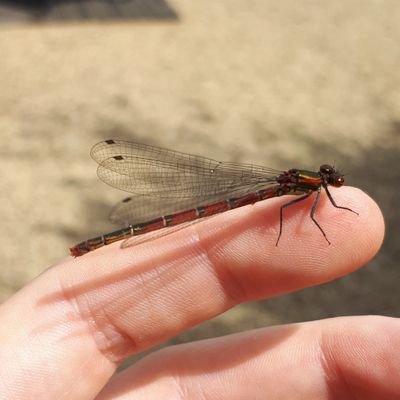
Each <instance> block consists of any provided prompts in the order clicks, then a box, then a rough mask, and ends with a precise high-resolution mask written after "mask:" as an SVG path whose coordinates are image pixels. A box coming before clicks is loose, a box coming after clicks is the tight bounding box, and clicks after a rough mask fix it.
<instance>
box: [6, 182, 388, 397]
mask: <svg viewBox="0 0 400 400" xmlns="http://www.w3.org/2000/svg"><path fill="white" fill-rule="evenodd" d="M333 195H334V197H335V200H336V202H337V203H338V204H339V205H343V206H346V207H350V208H352V209H354V210H355V211H357V212H358V213H359V216H357V215H355V214H353V213H351V212H347V211H345V210H340V209H336V208H334V207H332V205H331V204H330V203H329V201H327V200H326V198H323V199H322V201H321V203H320V204H319V205H318V209H317V214H316V217H317V218H318V221H319V223H320V225H321V226H322V227H323V229H324V231H325V232H326V234H327V235H328V236H329V239H330V241H331V242H332V245H330V246H329V245H327V243H326V241H325V240H324V238H323V237H322V235H321V233H320V232H319V231H318V229H316V227H315V226H314V224H313V223H312V222H311V221H310V218H309V210H310V206H311V204H312V199H308V200H306V201H304V202H303V203H301V204H298V205H296V206H293V207H289V208H288V209H286V210H285V213H284V226H283V229H284V230H283V234H282V238H281V241H280V243H279V246H276V245H275V243H276V238H277V234H278V231H279V207H280V206H281V205H282V204H283V203H285V202H287V201H288V200H287V198H281V199H273V200H270V201H268V202H260V203H257V204H255V205H254V206H247V207H243V208H241V209H237V210H233V211H231V212H228V213H225V214H222V215H219V216H216V217H214V218H211V219H210V220H207V221H205V222H204V223H199V224H197V225H194V226H191V227H189V228H187V229H184V230H182V231H179V232H176V233H174V234H171V235H169V236H167V237H163V238H160V239H158V240H155V241H152V242H149V243H144V244H141V245H139V246H136V247H127V248H125V249H121V248H120V243H115V244H113V245H109V246H106V247H104V248H102V249H99V250H97V251H95V252H92V253H88V254H87V255H86V256H83V257H79V258H77V259H68V260H66V261H65V262H64V263H63V264H62V265H59V266H57V267H56V268H53V269H52V270H49V271H47V273H45V274H43V275H42V276H41V277H39V278H38V279H37V280H36V281H35V282H33V283H32V284H31V285H30V286H28V287H26V288H25V289H24V290H22V291H21V292H20V293H19V294H17V295H16V296H15V297H14V298H13V299H11V300H10V302H8V303H7V304H5V305H3V307H2V309H1V310H0V321H1V327H0V336H1V337H2V338H6V340H3V347H2V349H0V358H1V359H2V360H4V364H3V365H6V364H8V366H9V368H8V376H12V377H15V379H16V382H15V384H11V385H10V387H17V388H18V390H29V389H31V388H32V387H37V385H38V382H40V381H41V380H43V378H44V377H45V378H46V379H49V380H50V379H51V381H52V382H56V384H53V385H52V387H51V388H50V389H49V388H48V387H47V388H46V395H47V398H54V397H56V396H59V395H60V391H62V393H63V394H64V396H65V391H66V390H67V389H68V391H69V392H68V393H70V394H71V395H70V398H82V397H84V396H86V397H92V396H94V395H95V394H96V393H98V391H100V390H101V388H102V387H103V386H104V384H105V383H106V381H107V379H108V378H109V377H110V376H111V375H112V373H113V372H114V371H115V368H116V366H117V365H118V363H119V362H120V361H121V360H122V359H124V358H126V357H127V356H128V355H130V354H133V353H135V352H140V351H143V350H145V349H146V348H149V347H151V346H154V345H156V344H158V343H160V342H163V341H165V340H166V339H168V338H169V337H171V336H174V335H176V334H178V333H180V332H181V331H183V330H185V329H188V328H189V327H191V326H193V325H195V324H198V323H200V322H202V321H205V320H207V319H209V318H212V317H214V316H216V315H217V314H220V313H222V312H224V311H226V310H227V309H229V308H231V307H233V306H234V305H236V304H238V303H240V302H243V301H249V300H256V299H259V298H263V297H268V296H272V295H277V294H281V293H285V292H289V291H293V290H297V289H300V288H303V287H305V286H310V285H315V284H318V283H322V282H325V281H328V280H330V279H334V278H337V277H339V276H341V275H344V274H346V273H349V272H351V271H353V270H355V269H356V268H358V267H360V266H361V265H363V264H364V263H366V262H367V261H368V260H369V259H371V258H372V257H373V256H374V255H375V253H376V252H377V250H378V248H379V246H380V245H381V242H382V239H383V228H384V225H383V219H382V215H381V213H380V211H379V209H378V207H377V206H376V204H375V203H374V202H373V201H372V200H371V199H370V198H369V197H368V196H366V195H365V194H364V193H362V192H361V191H359V190H357V189H354V188H348V187H346V188H341V189H340V190H335V191H334V193H333ZM27 310H29V312H27ZM15 332H17V334H15ZM11 333H13V334H11ZM15 360H18V362H16V361H15ZM29 360H31V362H29ZM33 360H34V363H33V362H32V361H33ZM21 364H22V366H24V365H25V367H26V366H27V365H29V372H30V374H28V376H29V377H30V380H29V379H27V375H26V374H23V373H21V371H24V369H23V368H21ZM32 365H33V366H34V367H32ZM60 365H62V370H60ZM55 371H56V372H55ZM77 376H80V377H82V376H85V378H84V380H83V381H82V380H81V381H80V384H79V385H77V384H76V381H77V380H76V377H77ZM49 390H51V391H52V393H51V394H50V393H49ZM36 398H39V397H36Z"/></svg>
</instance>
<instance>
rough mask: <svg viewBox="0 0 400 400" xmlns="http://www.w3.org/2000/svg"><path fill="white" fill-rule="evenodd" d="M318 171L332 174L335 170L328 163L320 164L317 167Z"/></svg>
mask: <svg viewBox="0 0 400 400" xmlns="http://www.w3.org/2000/svg"><path fill="white" fill-rule="evenodd" d="M319 172H321V173H323V174H333V173H334V172H335V169H334V168H333V167H332V166H330V165H328V164H322V165H321V166H320V167H319Z"/></svg>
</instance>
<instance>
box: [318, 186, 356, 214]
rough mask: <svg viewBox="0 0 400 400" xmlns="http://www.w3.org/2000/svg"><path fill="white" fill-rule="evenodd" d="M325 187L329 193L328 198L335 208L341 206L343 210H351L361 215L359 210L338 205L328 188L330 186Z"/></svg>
mask: <svg viewBox="0 0 400 400" xmlns="http://www.w3.org/2000/svg"><path fill="white" fill-rule="evenodd" d="M324 189H325V191H326V194H327V195H328V199H329V200H330V202H331V203H332V205H333V207H335V208H341V209H342V210H347V211H351V212H352V213H354V214H357V215H359V214H358V212H356V211H354V210H352V209H351V208H348V207H342V206H338V205H337V204H336V202H335V200H333V197H332V195H331V192H330V191H329V190H328V187H327V186H324Z"/></svg>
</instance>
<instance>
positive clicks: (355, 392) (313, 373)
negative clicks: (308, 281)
mask: <svg viewBox="0 0 400 400" xmlns="http://www.w3.org/2000/svg"><path fill="white" fill-rule="evenodd" d="M399 348H400V322H399V321H398V320H396V319H392V318H384V317H347V318H336V319H331V320H325V321H316V322H310V323H303V324H295V325H287V326H278V327H273V328H268V329H260V330H256V331H251V332H246V333H242V334H237V335H231V336H226V337H223V338H218V339H211V340H204V341H200V342H194V343H190V344H185V345H178V346H172V347H169V348H167V349H164V350H161V351H158V352H156V353H153V354H152V355H150V356H148V357H146V358H145V359H143V360H141V361H140V362H138V363H137V364H135V365H133V366H132V367H130V368H129V369H128V370H125V371H124V372H122V373H121V374H118V375H116V376H115V377H114V378H113V379H112V381H111V382H110V383H109V385H107V387H106V388H105V389H104V391H103V392H102V393H101V395H100V396H99V397H98V399H97V400H108V399H113V400H123V399H132V398H135V399H137V400H141V399H158V398H160V399H161V398H162V399H178V398H179V399H182V400H184V399H190V400H196V399H220V400H223V399H229V400H235V399H237V400H241V399H266V398H268V400H275V399H276V400H283V399H290V400H293V399H296V400H301V399H307V400H309V399H318V400H331V399H340V400H347V399H348V400H350V399H363V400H376V399H380V400H396V399H399V398H400V379H399V370H400V352H399Z"/></svg>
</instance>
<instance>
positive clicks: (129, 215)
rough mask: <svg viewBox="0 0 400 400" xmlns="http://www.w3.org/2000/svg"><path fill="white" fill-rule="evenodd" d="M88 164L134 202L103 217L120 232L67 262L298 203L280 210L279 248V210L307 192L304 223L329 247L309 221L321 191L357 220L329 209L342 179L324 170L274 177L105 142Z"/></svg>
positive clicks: (79, 249) (82, 248)
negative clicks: (185, 226)
mask: <svg viewBox="0 0 400 400" xmlns="http://www.w3.org/2000/svg"><path fill="white" fill-rule="evenodd" d="M91 156H92V157H93V159H94V160H95V161H96V162H97V163H98V164H99V166H98V170H97V173H98V176H99V178H100V179H101V180H103V181H104V182H106V183H107V184H109V185H111V186H113V187H116V188H117V189H121V190H124V191H127V192H131V193H134V194H135V195H134V196H131V197H128V198H126V199H124V200H123V201H122V202H121V203H120V204H118V205H117V206H116V207H115V208H114V209H113V210H112V212H111V215H110V219H111V221H112V222H116V223H119V224H121V225H125V226H126V227H125V228H122V229H119V230H117V231H114V232H111V233H107V234H104V235H101V236H98V237H95V238H93V239H88V240H85V241H84V242H81V243H79V244H77V245H75V246H73V247H72V248H71V249H70V251H71V255H73V256H81V255H83V254H85V253H87V252H89V251H92V250H95V249H97V248H99V247H102V246H104V245H107V244H110V243H113V242H116V241H118V240H122V239H126V238H129V237H131V236H136V235H142V234H145V233H148V232H152V231H155V230H158V229H162V228H166V227H171V226H177V225H179V224H182V223H185V222H189V221H193V220H196V219H199V218H204V217H208V216H211V215H214V214H218V213H221V212H224V211H227V210H231V209H233V208H238V207H242V206H245V205H248V204H253V203H256V202H257V201H260V200H265V199H270V198H273V197H277V196H283V195H297V196H300V197H297V198H295V199H294V200H291V201H289V202H288V203H286V204H284V205H282V206H281V208H280V227H279V234H278V238H277V241H276V245H278V242H279V239H280V237H281V235H282V221H283V210H284V209H285V208H286V207H288V206H291V205H293V204H295V203H298V202H300V201H303V200H305V199H306V198H307V197H309V196H311V194H313V193H314V192H316V196H315V200H314V203H313V205H312V207H311V211H310V217H311V219H312V221H313V222H314V224H315V225H316V226H317V228H318V229H319V230H320V232H321V233H322V235H323V236H324V238H325V240H326V241H327V242H328V243H329V244H330V242H329V240H328V238H327V236H326V234H325V232H324V230H323V229H322V227H321V226H320V224H319V223H318V221H317V220H316V218H315V210H316V208H317V204H318V201H319V198H320V195H321V189H322V188H324V189H325V191H326V194H327V195H328V198H329V200H330V202H331V203H332V205H333V206H334V207H336V208H340V209H342V210H347V211H351V212H353V213H355V214H357V213H356V212H355V211H353V210H352V209H350V208H348V207H342V206H338V205H337V204H336V203H335V200H334V199H333V197H332V195H331V193H330V192H329V189H328V186H334V187H341V186H343V184H344V177H343V175H342V174H341V173H340V172H339V171H337V170H336V169H335V168H334V167H332V166H330V165H328V164H323V165H321V166H320V168H319V171H317V172H314V171H306V170H301V169H296V168H292V169H289V170H287V171H277V170H274V169H270V168H266V167H261V166H257V165H251V164H241V163H234V162H220V161H215V160H212V159H210V158H205V157H201V156H195V155H191V154H185V153H181V152H177V151H173V150H167V149H163V148H159V147H155V146H149V145H145V144H139V143H132V142H126V141H122V140H105V141H103V142H100V143H98V144H96V145H95V146H94V147H93V148H92V151H91Z"/></svg>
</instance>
